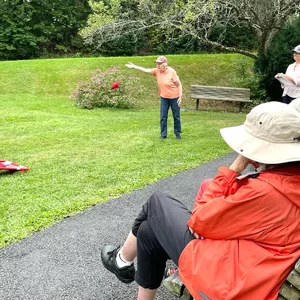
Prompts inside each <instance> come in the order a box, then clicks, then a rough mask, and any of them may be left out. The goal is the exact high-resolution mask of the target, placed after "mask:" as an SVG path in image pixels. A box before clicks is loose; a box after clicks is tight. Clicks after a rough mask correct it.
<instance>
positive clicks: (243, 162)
mask: <svg viewBox="0 0 300 300" xmlns="http://www.w3.org/2000/svg"><path fill="white" fill-rule="evenodd" d="M249 164H254V162H253V161H251V160H250V159H249V158H247V157H245V156H243V155H241V154H240V155H239V156H238V157H237V158H236V159H235V161H234V162H233V163H232V164H231V166H230V167H229V169H231V170H233V171H235V172H236V173H239V174H240V173H242V172H243V171H244V170H245V169H246V168H247V167H248V165H249ZM254 167H255V166H254Z"/></svg>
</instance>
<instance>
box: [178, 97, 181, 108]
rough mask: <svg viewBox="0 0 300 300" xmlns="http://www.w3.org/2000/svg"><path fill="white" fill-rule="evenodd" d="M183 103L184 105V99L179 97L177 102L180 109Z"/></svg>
mask: <svg viewBox="0 0 300 300" xmlns="http://www.w3.org/2000/svg"><path fill="white" fill-rule="evenodd" d="M181 103H182V98H181V97H179V98H178V100H177V104H178V106H179V107H180V105H181Z"/></svg>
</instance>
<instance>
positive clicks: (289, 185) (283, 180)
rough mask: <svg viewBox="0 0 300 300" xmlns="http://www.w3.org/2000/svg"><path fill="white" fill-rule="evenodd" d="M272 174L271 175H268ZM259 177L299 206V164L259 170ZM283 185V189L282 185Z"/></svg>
mask: <svg viewBox="0 0 300 300" xmlns="http://www.w3.org/2000/svg"><path fill="white" fill-rule="evenodd" d="M269 174H272V176H269ZM260 178H261V179H262V180H264V181H266V182H268V183H269V184H270V185H272V186H273V187H274V189H276V190H278V191H279V192H280V193H281V194H283V195H284V196H285V197H286V198H287V199H288V200H289V201H291V202H292V203H294V204H295V205H296V206H298V207H300V188H299V183H300V164H298V165H288V166H286V165H285V166H282V167H275V168H274V169H269V170H266V171H263V172H261V175H260ZM283 186H284V189H282V187H283Z"/></svg>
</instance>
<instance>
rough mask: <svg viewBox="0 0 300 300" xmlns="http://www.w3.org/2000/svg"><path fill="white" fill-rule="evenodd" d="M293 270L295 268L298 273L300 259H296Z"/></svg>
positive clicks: (299, 270)
mask: <svg viewBox="0 0 300 300" xmlns="http://www.w3.org/2000/svg"><path fill="white" fill-rule="evenodd" d="M295 270H296V271H297V272H298V273H300V259H298V261H297V262H296V265H295Z"/></svg>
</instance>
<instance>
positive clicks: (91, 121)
mask: <svg viewBox="0 0 300 300" xmlns="http://www.w3.org/2000/svg"><path fill="white" fill-rule="evenodd" d="M199 57H201V56H199ZM118 59H120V61H122V63H123V61H124V62H127V61H128V58H118ZM138 59H141V58H131V60H132V61H133V60H138ZM145 59H146V58H145ZM172 59H173V58H172ZM174 59H175V57H174ZM187 59H188V58H187ZM199 59H200V58H199ZM113 60H114V61H115V60H116V58H113V59H108V58H101V59H100V58H99V59H95V58H92V59H90V58H89V59H65V60H43V61H42V60H40V61H19V62H1V63H0V72H2V76H3V77H2V78H3V79H2V81H1V83H0V92H1V93H0V107H1V112H2V114H1V117H0V118H1V125H2V126H1V128H2V130H1V133H2V137H3V138H2V141H1V143H2V147H1V150H0V158H1V159H7V160H10V161H13V162H17V163H19V164H23V165H25V166H28V167H30V170H29V171H28V172H24V173H20V172H16V173H7V172H5V171H3V172H0V181H1V185H0V191H1V195H2V197H1V199H2V200H1V201H0V247H3V246H5V245H8V244H10V243H13V242H15V241H18V240H20V239H22V238H24V237H26V236H28V235H30V234H31V233H32V232H34V231H37V230H40V229H43V228H45V227H47V226H50V225H51V224H53V223H54V222H56V221H58V220H61V219H62V218H64V217H66V216H70V215H73V214H74V213H77V212H79V211H81V210H83V209H85V208H87V207H89V206H91V205H94V204H97V203H101V202H104V201H107V200H109V199H112V198H115V197H117V196H120V195H122V194H124V193H129V192H131V191H133V190H135V189H138V188H142V187H143V186H145V185H147V184H150V183H153V182H156V181H158V180H160V179H162V178H164V177H167V176H171V175H175V174H177V173H179V172H181V171H184V170H188V169H190V168H193V167H196V166H198V165H199V164H202V163H204V162H207V161H210V160H213V159H216V158H218V157H220V156H222V155H224V154H226V153H228V152H229V151H230V149H229V147H228V146H227V145H226V144H225V142H224V141H223V140H222V139H221V137H220V134H219V129H220V128H221V127H225V126H231V125H237V124H240V123H241V122H242V121H243V119H244V115H243V114H236V113H230V112H227V113H222V112H207V111H203V112H195V111H191V110H183V111H182V125H183V133H182V137H183V138H182V140H180V141H178V140H176V139H175V138H174V136H173V134H172V127H173V122H172V120H171V118H169V137H168V139H166V140H160V139H159V111H158V108H157V107H158V106H157V95H156V94H155V92H156V91H155V85H154V84H153V78H151V77H150V78H149V76H148V77H147V76H145V77H144V81H145V86H147V85H149V87H150V86H152V88H153V86H154V91H153V93H154V96H153V94H152V95H150V92H149V91H148V92H146V91H137V92H138V93H144V94H145V98H143V99H141V100H140V105H139V106H138V108H136V109H134V110H116V109H98V110H83V109H78V108H76V107H74V106H73V103H72V102H71V100H70V99H69V95H70V93H71V92H72V90H73V88H75V86H76V84H77V82H78V80H80V79H82V78H84V77H88V76H89V74H90V71H91V70H94V68H95V67H96V66H98V65H101V67H102V68H105V67H108V66H109V65H110V64H111V63H112V61H113ZM148 60H149V61H152V58H147V63H148ZM181 60H182V61H181ZM86 61H87V63H86ZM176 61H177V63H178V66H180V64H187V62H186V61H185V58H184V57H182V58H180V57H176ZM192 61H194V60H192ZM134 62H135V63H138V61H134ZM141 63H142V61H141ZM145 64H146V63H145ZM86 65H87V66H88V67H86V68H84V66H86ZM178 68H179V67H178ZM179 69H180V68H179ZM18 70H19V71H18ZM126 71H128V70H126ZM191 73H192V71H191ZM141 75H142V76H144V74H141ZM182 77H183V78H184V76H182ZM194 79H195V78H194ZM194 79H191V78H189V76H186V77H185V79H184V80H194ZM202 80H204V79H202ZM154 83H155V81H154ZM198 83H203V82H198ZM133 92H136V91H133ZM146 96H147V97H148V98H146ZM151 101H152V102H151Z"/></svg>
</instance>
